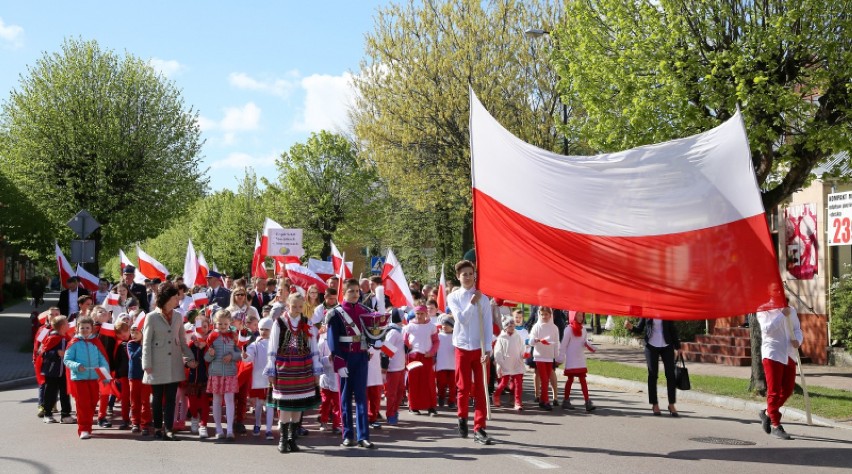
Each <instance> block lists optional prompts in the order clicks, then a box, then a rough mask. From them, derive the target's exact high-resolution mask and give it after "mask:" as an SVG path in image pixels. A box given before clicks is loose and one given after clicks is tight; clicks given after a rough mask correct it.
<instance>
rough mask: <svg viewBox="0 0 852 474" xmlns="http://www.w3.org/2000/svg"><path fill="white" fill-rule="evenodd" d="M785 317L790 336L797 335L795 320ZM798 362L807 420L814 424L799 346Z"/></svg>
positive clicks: (797, 352) (797, 350) (809, 424)
mask: <svg viewBox="0 0 852 474" xmlns="http://www.w3.org/2000/svg"><path fill="white" fill-rule="evenodd" d="M784 319H785V320H786V321H787V332H788V333H789V335H790V337H791V338H794V337H796V336H795V335H794V334H793V321H791V320H790V316H789V315H788V314H785V315H784ZM796 364H797V365H798V366H799V376H800V377H801V379H802V394H803V395H804V396H805V420H806V421H807V423H808V426H813V424H814V422H813V420H812V419H811V397H810V396H809V395H808V384H807V382H806V381H805V369H804V368H802V358H801V356H799V349H798V348H797V349H796Z"/></svg>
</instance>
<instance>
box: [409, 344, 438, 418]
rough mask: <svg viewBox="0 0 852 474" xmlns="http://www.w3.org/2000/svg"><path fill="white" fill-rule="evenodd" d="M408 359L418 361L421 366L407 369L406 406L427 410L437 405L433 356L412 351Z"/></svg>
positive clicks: (412, 408)
mask: <svg viewBox="0 0 852 474" xmlns="http://www.w3.org/2000/svg"><path fill="white" fill-rule="evenodd" d="M408 361H409V362H414V361H420V362H422V363H423V367H418V368H416V369H412V370H409V371H408V408H409V409H410V410H428V409H430V408H435V407H437V406H438V388H437V385H436V384H435V365H434V364H435V358H434V357H426V355H425V354H420V353H417V352H412V353H410V354H409V355H408Z"/></svg>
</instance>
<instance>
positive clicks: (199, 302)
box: [192, 291, 210, 308]
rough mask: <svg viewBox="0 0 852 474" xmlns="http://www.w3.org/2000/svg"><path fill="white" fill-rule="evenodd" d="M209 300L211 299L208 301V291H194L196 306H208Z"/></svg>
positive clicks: (193, 300)
mask: <svg viewBox="0 0 852 474" xmlns="http://www.w3.org/2000/svg"><path fill="white" fill-rule="evenodd" d="M209 302H210V301H208V299H207V293H206V292H203V291H202V292H200V293H193V294H192V304H194V305H195V307H196V308H201V307H202V306H207V303H209Z"/></svg>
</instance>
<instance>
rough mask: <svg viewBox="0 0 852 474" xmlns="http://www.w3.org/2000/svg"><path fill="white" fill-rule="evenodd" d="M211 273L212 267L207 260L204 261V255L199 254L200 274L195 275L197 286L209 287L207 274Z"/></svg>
mask: <svg viewBox="0 0 852 474" xmlns="http://www.w3.org/2000/svg"><path fill="white" fill-rule="evenodd" d="M209 272H210V267H208V266H207V260H204V254H203V253H201V252H198V273H197V274H196V275H195V284H196V285H199V286H207V273H209ZM187 286H189V285H187Z"/></svg>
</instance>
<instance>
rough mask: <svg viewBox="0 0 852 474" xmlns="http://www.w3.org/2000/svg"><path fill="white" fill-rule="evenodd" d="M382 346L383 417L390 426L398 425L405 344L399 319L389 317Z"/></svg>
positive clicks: (403, 391)
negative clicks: (383, 374)
mask: <svg viewBox="0 0 852 474" xmlns="http://www.w3.org/2000/svg"><path fill="white" fill-rule="evenodd" d="M391 318H392V319H391V323H390V324H389V325H388V331H387V333H385V341H384V344H382V349H381V350H382V370H384V372H385V378H386V380H385V417H386V419H387V422H388V424H389V425H391V426H395V425H396V424H397V423H399V405H400V403H402V398H403V397H404V396H405V342H404V341H403V337H402V328H401V327H400V323H401V319H400V318H399V317H398V316H397V317H396V319H393V317H391Z"/></svg>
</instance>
